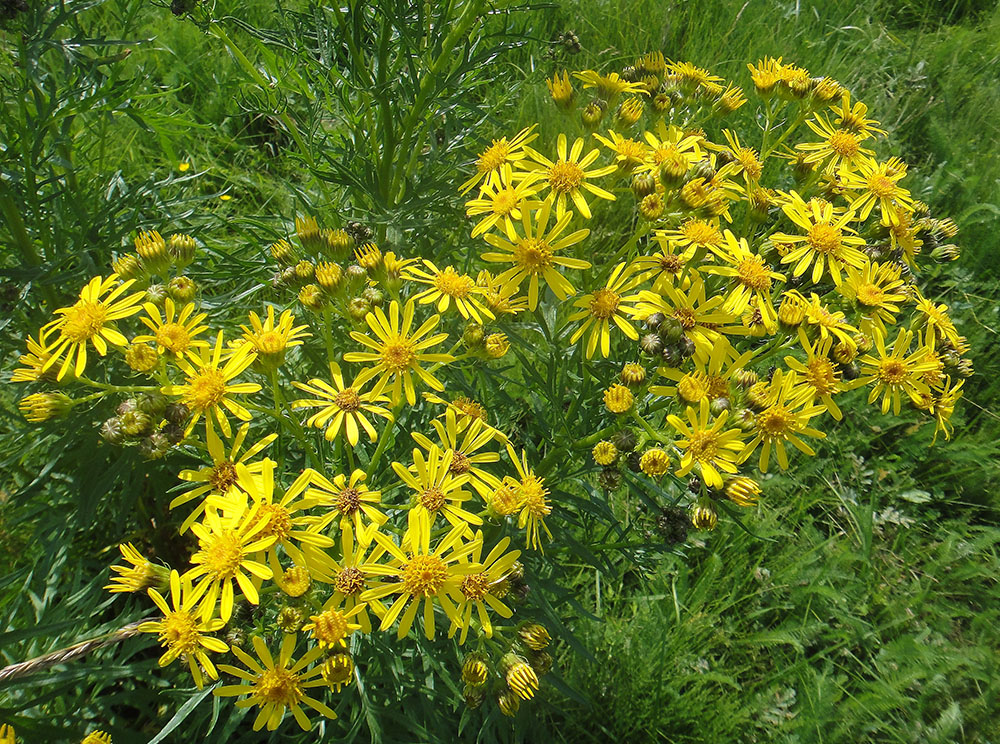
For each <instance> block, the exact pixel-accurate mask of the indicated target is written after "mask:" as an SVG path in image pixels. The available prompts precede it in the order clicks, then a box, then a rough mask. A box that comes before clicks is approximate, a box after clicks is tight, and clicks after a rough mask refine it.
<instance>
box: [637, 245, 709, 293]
mask: <svg viewBox="0 0 1000 744" xmlns="http://www.w3.org/2000/svg"><path fill="white" fill-rule="evenodd" d="M653 240H654V241H656V244H657V245H659V246H660V250H659V251H658V252H657V253H652V254H650V255H648V256H638V257H636V259H635V260H634V261H633V262H632V266H633V267H634V268H635V270H636V271H638V272H642V277H641V279H642V280H643V281H648V280H650V279H652V280H653V291H654V292H660V293H661V294H662V291H663V286H664V285H665V284H666V285H670V286H673V285H674V282H676V281H677V279H678V278H679V277H680V276H681V274H682V273H683V272H684V271H685V268H686V269H687V272H688V274H690V275H691V276H696V275H697V273H698V269H697V268H695V266H694V265H693V264H690V263H689V262H690V261H691V258H692V257H693V256H694V249H692V248H686V249H685V248H681V247H680V246H679V245H678V243H677V241H675V240H671V239H670V238H668V237H667V236H666V233H665V232H664V231H662V230H658V231H657V232H656V233H655V234H654V236H653Z"/></svg>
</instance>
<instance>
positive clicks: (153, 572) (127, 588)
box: [104, 543, 168, 594]
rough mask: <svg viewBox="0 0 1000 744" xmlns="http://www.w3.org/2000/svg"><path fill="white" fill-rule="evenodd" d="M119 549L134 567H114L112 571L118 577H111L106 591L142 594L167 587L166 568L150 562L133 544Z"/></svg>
mask: <svg viewBox="0 0 1000 744" xmlns="http://www.w3.org/2000/svg"><path fill="white" fill-rule="evenodd" d="M118 549H119V550H120V551H121V553H122V557H123V558H124V559H125V560H126V561H128V562H129V563H131V564H132V565H131V566H112V567H111V570H112V571H114V572H115V573H116V574H118V575H117V576H112V577H111V583H110V584H108V585H107V586H105V587H104V588H105V589H107V590H108V591H109V592H111V593H112V594H121V593H123V592H141V591H143V590H144V589H148V588H149V587H151V586H165V585H166V581H167V576H168V573H167V569H166V568H165V567H164V566H158V565H156V564H155V563H153V562H152V561H150V560H149V559H148V558H146V556H144V555H143V554H142V553H140V552H139V551H138V550H136V549H135V546H134V545H132V543H122V544H121V545H119V546H118Z"/></svg>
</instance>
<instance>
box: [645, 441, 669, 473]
mask: <svg viewBox="0 0 1000 744" xmlns="http://www.w3.org/2000/svg"><path fill="white" fill-rule="evenodd" d="M639 469H640V470H641V471H642V472H643V473H645V474H646V475H648V476H650V477H651V478H659V477H660V476H661V475H665V474H666V472H667V471H668V470H670V455H668V454H667V453H666V452H665V451H663V450H662V449H660V448H659V447H653V448H652V449H648V450H646V451H645V452H643V453H642V457H640V458H639Z"/></svg>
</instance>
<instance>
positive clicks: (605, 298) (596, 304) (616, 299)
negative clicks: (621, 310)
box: [590, 288, 622, 320]
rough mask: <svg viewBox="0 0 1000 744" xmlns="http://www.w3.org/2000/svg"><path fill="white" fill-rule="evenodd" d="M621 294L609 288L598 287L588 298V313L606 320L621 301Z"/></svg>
mask: <svg viewBox="0 0 1000 744" xmlns="http://www.w3.org/2000/svg"><path fill="white" fill-rule="evenodd" d="M621 299H622V298H621V295H619V294H618V293H617V292H615V291H614V290H611V289H607V288H605V289H599V290H597V291H596V292H594V296H593V297H592V298H591V300H590V314H591V315H592V316H594V317H595V318H597V319H598V320H607V319H608V318H610V317H611V316H612V315H614V314H615V311H616V310H618V305H619V304H620V303H621Z"/></svg>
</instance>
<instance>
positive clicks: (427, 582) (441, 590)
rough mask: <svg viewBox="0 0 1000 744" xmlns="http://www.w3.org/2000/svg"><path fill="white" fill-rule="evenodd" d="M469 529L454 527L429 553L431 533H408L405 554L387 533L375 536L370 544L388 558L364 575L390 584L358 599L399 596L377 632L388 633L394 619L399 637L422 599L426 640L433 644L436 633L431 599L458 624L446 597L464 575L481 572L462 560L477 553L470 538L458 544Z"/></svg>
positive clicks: (405, 540)
mask: <svg viewBox="0 0 1000 744" xmlns="http://www.w3.org/2000/svg"><path fill="white" fill-rule="evenodd" d="M468 529H469V527H468V525H466V524H461V525H459V526H457V527H455V528H454V529H452V530H451V531H450V532H449V533H448V534H447V535H444V536H443V537H442V538H441V540H440V541H439V542H438V543H437V545H436V546H435V547H434V549H433V551H432V550H431V547H430V533H429V532H425V531H423V530H421V531H419V532H418V533H414V532H413V531H412V529H411V530H408V531H407V533H406V534H405V535H404V536H403V545H404V547H405V548H406V549H405V550H404V549H401V548H400V547H399V546H397V545H396V543H394V542H393V541H392V540H391V539H389V538H388V537H387V536H386V535H383V534H381V533H379V532H376V533H375V535H374V538H375V542H376V543H378V545H379V546H380V547H381V548H382V549H383V550H384V551H385V553H386V554H387V555H388V558H389V562H388V563H385V564H380V565H377V566H371V567H369V571H370V572H371V573H373V574H376V575H381V576H387V577H391V578H392V579H394V580H392V581H387V582H383V583H379V584H376V585H375V586H373V587H372V588H371V589H369V590H367V591H366V592H364V593H363V594H362V595H361V599H362V600H363V601H365V602H371V601H374V600H381V599H383V598H385V597H388V596H389V595H390V594H398V595H399V596H398V597H396V599H395V601H394V602H393V603H392V605H391V606H390V607H389V608H388V609H387V610H386V611H385V614H383V615H382V622H381V625H380V626H379V629H380V630H388V629H389V628H391V627H392V625H393V623H395V622H396V620H399V627H398V628H397V629H396V637H397V638H400V639H402V638H403V636H405V635H406V634H407V633H409V632H410V628H411V627H412V626H413V620H414V618H415V617H416V615H417V610H418V609H420V605H421V600H423V626H424V635H426V637H427V638H428V640H433V638H434V633H435V630H436V623H435V620H434V603H435V600H437V604H439V605H440V606H441V608H442V609H443V610H444V612H445V615H447V616H448V619H449V620H451V621H452V622H453V623H458V624H461V622H462V618H461V617H460V616H459V615H458V612H457V610H456V609H455V605H454V604H453V603H452V601H451V598H450V596H451V595H454V594H455V593H456V591H458V587H459V586H460V585H461V583H462V580H463V579H464V578H465V577H466V576H468V575H469V574H473V573H476V572H477V571H479V570H480V568H481V567H480V566H479V565H478V564H475V563H467V562H465V561H464V560H463V559H464V558H465V557H466V556H468V555H469V554H470V553H472V552H473V551H474V550H475V549H476V545H477V541H475V540H472V541H470V542H468V543H464V544H463V542H462V536H463V535H464V534H465V533H466V532H467V531H468ZM404 610H405V612H404Z"/></svg>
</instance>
